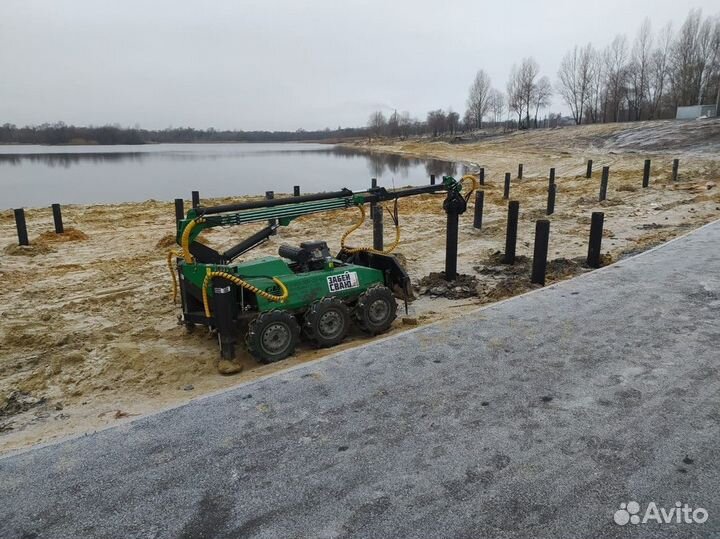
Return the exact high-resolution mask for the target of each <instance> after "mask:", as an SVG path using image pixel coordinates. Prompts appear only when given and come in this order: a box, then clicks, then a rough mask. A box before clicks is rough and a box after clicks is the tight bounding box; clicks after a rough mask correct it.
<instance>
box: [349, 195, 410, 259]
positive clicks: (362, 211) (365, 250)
mask: <svg viewBox="0 0 720 539" xmlns="http://www.w3.org/2000/svg"><path fill="white" fill-rule="evenodd" d="M358 209H359V210H360V220H359V221H358V222H357V223H355V224H354V225H353V226H351V227H350V228H348V229H347V230H346V231H345V233H344V234H343V235H342V237H341V238H340V248H341V249H342V250H343V251H345V252H346V253H350V254H355V253H375V254H380V255H387V254H390V253H392V252H393V251H394V250H395V249H396V248H397V246H398V245H400V223H399V222H396V223H395V241H394V242H393V243H392V244H391V245H390V246H388V247H387V248H386V249H383V250H382V251H379V250H377V249H373V248H372V247H346V246H345V240H346V239H347V237H348V236H349V235H350V234H352V233H353V232H355V231H356V230H357V229H358V228H360V227H361V226H362V225H363V223H364V222H365V208H364V207H363V205H362V204H360V205H358Z"/></svg>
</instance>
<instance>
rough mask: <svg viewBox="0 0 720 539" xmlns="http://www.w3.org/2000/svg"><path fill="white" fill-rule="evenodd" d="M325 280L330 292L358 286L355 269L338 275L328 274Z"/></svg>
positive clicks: (358, 281)
mask: <svg viewBox="0 0 720 539" xmlns="http://www.w3.org/2000/svg"><path fill="white" fill-rule="evenodd" d="M327 282H328V288H329V289H330V292H340V291H342V290H349V289H351V288H357V287H358V286H360V279H358V275H357V272H355V271H346V272H345V273H341V274H340V275H330V276H329V277H328V278H327Z"/></svg>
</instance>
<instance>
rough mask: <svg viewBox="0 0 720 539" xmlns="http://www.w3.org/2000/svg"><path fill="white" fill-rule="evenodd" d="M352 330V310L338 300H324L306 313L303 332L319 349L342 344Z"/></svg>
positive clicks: (316, 303) (314, 304)
mask: <svg viewBox="0 0 720 539" xmlns="http://www.w3.org/2000/svg"><path fill="white" fill-rule="evenodd" d="M349 329H350V310H349V309H348V308H347V306H346V305H345V304H344V303H343V302H342V301H340V300H339V299H337V298H331V297H327V298H322V299H319V300H317V301H316V302H315V303H313V304H312V305H310V308H309V309H308V310H307V311H306V312H305V321H304V322H303V332H304V333H305V335H306V336H307V338H308V339H309V340H310V341H311V342H312V343H313V344H314V345H315V346H317V347H319V348H326V347H328V346H335V345H336V344H338V343H340V342H341V341H342V340H343V339H344V338H345V336H346V335H347V334H348V331H349Z"/></svg>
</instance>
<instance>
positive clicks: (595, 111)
mask: <svg viewBox="0 0 720 539" xmlns="http://www.w3.org/2000/svg"><path fill="white" fill-rule="evenodd" d="M590 63H591V66H592V67H591V70H592V76H591V79H590V96H589V98H588V105H587V107H586V111H587V112H586V118H589V121H590V122H592V123H596V122H599V121H600V119H601V117H603V118H604V116H605V109H604V106H603V104H604V103H605V102H606V101H607V98H606V96H607V80H606V78H605V66H606V65H607V62H606V58H605V53H604V52H599V51H596V50H592V51H591V60H590Z"/></svg>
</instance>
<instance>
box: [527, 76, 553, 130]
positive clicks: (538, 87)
mask: <svg viewBox="0 0 720 539" xmlns="http://www.w3.org/2000/svg"><path fill="white" fill-rule="evenodd" d="M552 94H553V90H552V84H550V79H549V78H547V77H542V78H540V80H539V81H537V84H535V87H534V88H533V93H532V97H531V104H532V106H533V109H534V110H535V117H534V119H533V124H534V126H535V127H536V128H537V126H538V123H537V117H538V112H539V111H540V109H544V108H546V107H549V106H550V98H551V97H552Z"/></svg>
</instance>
